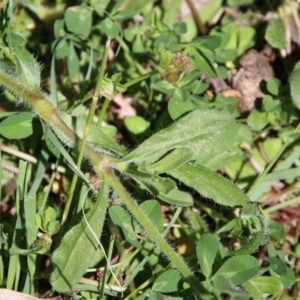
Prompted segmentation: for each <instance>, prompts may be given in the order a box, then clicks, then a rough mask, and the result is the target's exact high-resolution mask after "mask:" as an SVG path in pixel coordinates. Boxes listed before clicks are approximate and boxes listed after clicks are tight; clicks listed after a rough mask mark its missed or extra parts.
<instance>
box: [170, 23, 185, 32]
mask: <svg viewBox="0 0 300 300" xmlns="http://www.w3.org/2000/svg"><path fill="white" fill-rule="evenodd" d="M173 29H174V30H175V31H176V32H177V33H179V34H183V33H186V31H187V27H186V23H185V22H177V23H174V24H173Z"/></svg>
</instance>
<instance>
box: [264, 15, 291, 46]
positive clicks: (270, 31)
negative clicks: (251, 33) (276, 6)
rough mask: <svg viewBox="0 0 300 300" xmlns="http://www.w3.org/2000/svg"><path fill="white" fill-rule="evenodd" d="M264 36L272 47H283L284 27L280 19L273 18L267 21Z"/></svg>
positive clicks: (284, 43) (284, 42) (284, 41)
mask: <svg viewBox="0 0 300 300" xmlns="http://www.w3.org/2000/svg"><path fill="white" fill-rule="evenodd" d="M265 38H266V40H267V42H268V43H269V44H270V45H271V46H272V47H273V48H277V49H283V48H284V47H285V46H286V39H285V32H284V27H283V25H282V23H281V21H280V20H278V19H273V20H271V21H270V22H269V23H268V26H267V30H266V34H265Z"/></svg>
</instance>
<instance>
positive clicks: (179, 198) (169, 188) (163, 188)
mask: <svg viewBox="0 0 300 300" xmlns="http://www.w3.org/2000/svg"><path fill="white" fill-rule="evenodd" d="M126 171H127V170H126ZM126 171H125V172H126ZM130 175H131V176H132V177H133V178H134V180H136V181H137V182H139V183H140V184H141V185H142V186H143V187H144V188H145V189H147V190H148V191H149V192H151V193H152V194H153V195H154V196H157V197H158V198H160V199H161V200H163V201H165V202H167V203H169V204H173V205H180V206H191V205H193V198H192V197H191V195H190V194H189V193H186V192H182V191H180V190H178V188H177V186H176V183H175V182H174V181H173V180H171V179H170V178H160V177H156V178H150V179H149V178H139V177H137V176H134V175H132V174H130Z"/></svg>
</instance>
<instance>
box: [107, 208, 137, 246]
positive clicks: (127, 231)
mask: <svg viewBox="0 0 300 300" xmlns="http://www.w3.org/2000/svg"><path fill="white" fill-rule="evenodd" d="M108 212H109V216H110V218H111V220H112V221H113V223H114V224H115V225H118V226H120V227H121V228H122V231H123V233H124V236H125V239H126V241H128V242H129V243H130V244H131V245H133V246H134V247H136V248H141V247H142V246H141V244H140V242H139V241H138V239H137V237H136V234H135V232H134V228H133V223H134V221H133V219H132V217H131V216H129V214H128V212H127V211H126V210H125V209H124V208H123V207H121V206H116V205H115V206H112V207H110V208H109V211H108Z"/></svg>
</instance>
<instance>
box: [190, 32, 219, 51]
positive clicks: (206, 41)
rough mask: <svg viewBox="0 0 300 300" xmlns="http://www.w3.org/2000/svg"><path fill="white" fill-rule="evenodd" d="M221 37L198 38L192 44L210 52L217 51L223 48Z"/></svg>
mask: <svg viewBox="0 0 300 300" xmlns="http://www.w3.org/2000/svg"><path fill="white" fill-rule="evenodd" d="M221 42H222V40H221V37H220V36H217V35H213V36H201V37H196V38H194V39H193V40H192V43H193V44H195V45H196V46H201V47H203V48H207V49H209V50H214V49H217V48H218V47H220V46H221Z"/></svg>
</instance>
